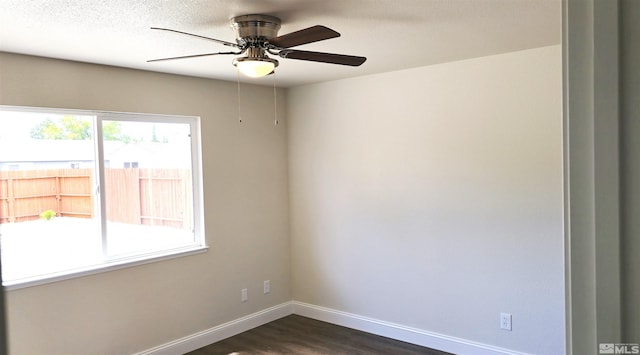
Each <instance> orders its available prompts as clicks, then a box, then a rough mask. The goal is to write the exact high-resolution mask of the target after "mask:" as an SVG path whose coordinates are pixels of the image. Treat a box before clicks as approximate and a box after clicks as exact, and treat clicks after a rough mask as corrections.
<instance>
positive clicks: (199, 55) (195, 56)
mask: <svg viewBox="0 0 640 355" xmlns="http://www.w3.org/2000/svg"><path fill="white" fill-rule="evenodd" d="M218 54H242V52H216V53H204V54H193V55H184V56H181V57H170V58H160V59H151V60H147V63H152V62H163V61H165V60H174V59H187V58H197V57H206V56H210V55H218Z"/></svg>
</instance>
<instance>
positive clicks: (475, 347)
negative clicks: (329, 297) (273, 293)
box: [291, 301, 524, 355]
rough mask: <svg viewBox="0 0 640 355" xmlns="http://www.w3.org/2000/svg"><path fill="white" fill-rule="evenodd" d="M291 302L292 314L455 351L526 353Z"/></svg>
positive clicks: (485, 354) (501, 354) (492, 354)
mask: <svg viewBox="0 0 640 355" xmlns="http://www.w3.org/2000/svg"><path fill="white" fill-rule="evenodd" d="M291 304H292V306H293V314H298V315H301V316H304V317H308V318H313V319H317V320H321V321H324V322H328V323H333V324H337V325H341V326H343V327H348V328H353V329H357V330H361V331H363V332H367V333H371V334H376V335H380V336H383V337H387V338H392V339H396V340H401V341H404V342H407V343H412V344H417V345H420V346H426V347H429V348H432V349H437V350H441V351H446V352H450V353H453V354H460V355H463V354H473V355H498V354H499V355H505V354H509V355H524V354H523V353H519V352H514V351H512V350H508V349H503V348H499V347H495V346H491V345H486V344H481V343H476V342H473V341H469V340H465V339H460V338H455V337H451V336H447V335H442V334H438V333H432V332H427V331H424V330H421V329H416V328H411V327H407V326H404V325H400V324H394V323H389V322H385V321H381V320H377V319H373V318H368V317H363V316H359V315H357V314H352V313H347V312H342V311H338V310H335V309H330V308H325V307H319V306H315V305H312V304H308V303H303V302H297V301H292V302H291Z"/></svg>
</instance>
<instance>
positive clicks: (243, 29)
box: [231, 15, 280, 44]
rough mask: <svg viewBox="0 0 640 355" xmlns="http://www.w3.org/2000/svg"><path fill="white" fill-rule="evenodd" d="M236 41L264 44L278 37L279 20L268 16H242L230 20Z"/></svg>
mask: <svg viewBox="0 0 640 355" xmlns="http://www.w3.org/2000/svg"><path fill="white" fill-rule="evenodd" d="M231 27H232V28H233V29H234V30H235V31H236V39H237V41H238V42H239V44H241V43H254V42H264V41H265V40H269V39H271V38H274V37H276V36H278V30H280V19H279V18H277V17H273V16H268V15H242V16H236V17H233V18H232V19H231Z"/></svg>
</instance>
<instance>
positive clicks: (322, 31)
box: [147, 14, 367, 78]
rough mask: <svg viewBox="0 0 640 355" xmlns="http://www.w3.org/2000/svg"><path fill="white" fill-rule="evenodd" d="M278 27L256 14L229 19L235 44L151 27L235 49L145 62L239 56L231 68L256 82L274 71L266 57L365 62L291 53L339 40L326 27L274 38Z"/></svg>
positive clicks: (276, 21) (347, 57)
mask: <svg viewBox="0 0 640 355" xmlns="http://www.w3.org/2000/svg"><path fill="white" fill-rule="evenodd" d="M280 23H281V22H280V19H279V18H277V17H274V16H268V15H257V14H256V15H242V16H236V17H233V18H231V27H232V28H233V29H234V30H235V31H236V43H232V42H227V41H222V40H219V39H215V38H211V37H205V36H200V35H197V34H193V33H187V32H182V31H177V30H172V29H168V28H159V27H151V29H153V30H162V31H170V32H175V33H180V34H184V35H189V36H194V37H198V38H202V39H207V40H211V41H214V42H217V43H220V44H222V45H225V46H228V47H232V48H235V51H230V52H215V53H203V54H194V55H186V56H181V57H170V58H161V59H152V60H148V61H147V62H159V61H166V60H175V59H186V58H196V57H205V56H212V55H225V54H231V55H242V56H240V57H237V58H235V59H234V60H233V65H234V66H235V67H236V68H238V70H239V71H240V72H242V73H243V74H245V75H247V76H250V77H254V78H257V77H262V76H265V75H268V74H271V73H273V71H274V69H275V68H276V67H277V66H278V61H277V60H275V59H273V58H270V57H269V56H268V55H267V53H268V54H271V55H274V56H279V57H281V58H287V59H298V60H306V61H312V62H321V63H330V64H340V65H349V66H354V67H356V66H359V65H361V64H362V63H364V62H365V61H366V60H367V58H365V57H358V56H352V55H345V54H334V53H324V52H311V51H302V50H297V49H291V47H296V46H300V45H303V44H307V43H313V42H317V41H323V40H326V39H330V38H335V37H340V33H338V32H336V31H334V30H332V29H330V28H328V27H325V26H320V25H317V26H312V27H309V28H305V29H302V30H299V31H295V32H291V33H287V34H285V35H282V36H278V30H279V29H280Z"/></svg>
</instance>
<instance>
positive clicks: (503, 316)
mask: <svg viewBox="0 0 640 355" xmlns="http://www.w3.org/2000/svg"><path fill="white" fill-rule="evenodd" d="M500 329H504V330H511V314H509V313H500Z"/></svg>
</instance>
